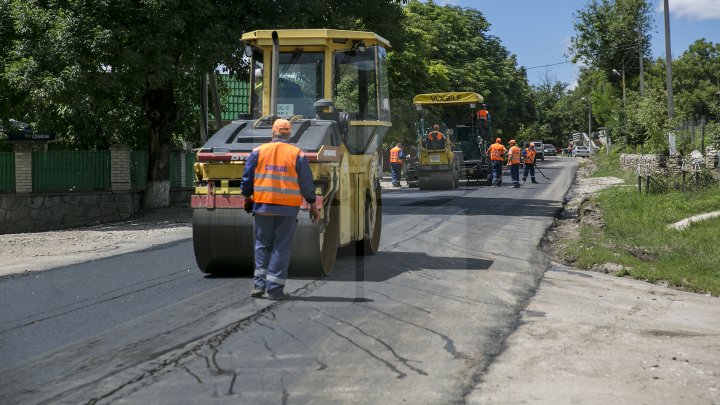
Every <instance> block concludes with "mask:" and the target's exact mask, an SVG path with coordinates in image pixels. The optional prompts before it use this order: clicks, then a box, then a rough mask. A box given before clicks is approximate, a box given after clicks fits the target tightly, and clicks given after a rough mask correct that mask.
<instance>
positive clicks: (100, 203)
mask: <svg viewBox="0 0 720 405" xmlns="http://www.w3.org/2000/svg"><path fill="white" fill-rule="evenodd" d="M141 196H142V195H141V194H140V193H139V192H125V193H114V192H110V191H100V192H92V193H67V194H57V193H53V194H2V195H0V234H5V233H19V232H38V231H49V230H58V229H66V228H74V227H79V226H87V225H95V224H99V223H105V222H114V221H121V220H123V219H127V218H129V217H130V216H131V215H132V214H134V213H135V212H137V211H138V210H139V209H140V201H141Z"/></svg>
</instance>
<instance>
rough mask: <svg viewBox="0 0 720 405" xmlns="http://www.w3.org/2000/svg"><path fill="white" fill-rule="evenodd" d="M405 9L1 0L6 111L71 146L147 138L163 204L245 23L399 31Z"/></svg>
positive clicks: (152, 188)
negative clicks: (210, 78) (213, 76)
mask: <svg viewBox="0 0 720 405" xmlns="http://www.w3.org/2000/svg"><path fill="white" fill-rule="evenodd" d="M398 16H402V9H401V7H400V4H399V2H398V1H394V0H368V1H367V2H365V3H364V4H360V2H356V3H352V4H346V2H343V1H340V0H330V1H320V0H308V1H305V2H302V3H301V2H297V1H290V0H278V1H274V2H267V1H261V0H245V1H231V0H219V1H214V2H207V1H203V0H182V1H181V0H148V1H144V2H136V1H129V0H117V1H112V2H94V1H87V0H69V1H64V2H45V1H24V0H0V22H2V26H1V28H0V30H2V31H1V32H2V34H3V35H2V39H0V51H2V52H0V69H2V70H0V90H3V91H2V93H3V94H2V95H1V96H0V97H1V98H0V108H2V112H0V116H8V115H11V116H15V117H19V116H21V115H22V116H25V117H28V118H30V119H31V121H32V122H33V123H34V124H36V126H43V127H51V128H54V129H57V130H58V132H60V133H61V134H62V136H63V137H64V138H65V139H66V140H68V144H70V145H71V146H77V147H96V148H103V147H107V145H109V144H110V143H114V142H126V143H130V144H131V145H133V146H135V147H143V146H144V147H147V148H148V150H149V152H150V161H149V165H148V166H149V172H148V181H147V186H146V187H147V188H146V192H145V202H144V206H145V207H157V206H165V205H167V204H168V203H169V154H168V152H169V149H170V146H171V144H172V142H173V139H174V137H175V138H178V137H186V136H188V135H189V134H191V133H194V132H196V127H197V124H196V123H197V122H198V116H197V114H198V111H197V108H196V105H197V104H198V101H199V96H198V94H199V92H198V90H199V88H200V86H199V81H200V77H201V76H202V75H203V74H205V73H206V72H208V71H209V70H211V69H213V68H214V67H216V66H218V65H221V64H222V65H225V66H228V67H230V69H231V70H232V71H233V73H238V72H242V71H243V69H244V68H245V66H244V65H243V60H242V58H241V52H240V51H239V49H240V43H239V38H240V35H241V33H242V32H243V31H248V30H252V29H256V28H259V27H262V28H267V27H277V28H293V27H302V28H318V27H328V25H327V24H329V27H330V28H355V29H362V28H371V29H372V28H375V27H384V28H386V29H387V30H388V32H390V33H391V34H392V31H393V30H395V31H397V28H395V27H396V26H397V24H396V22H397V20H395V21H393V18H397V17H398ZM4 90H7V91H4ZM13 106H20V108H18V107H13Z"/></svg>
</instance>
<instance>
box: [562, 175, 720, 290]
mask: <svg viewBox="0 0 720 405" xmlns="http://www.w3.org/2000/svg"><path fill="white" fill-rule="evenodd" d="M598 163H602V162H598ZM599 167H600V168H602V166H599ZM603 170H604V171H603ZM603 170H598V172H601V173H605V174H603V176H607V175H613V174H610V173H613V170H614V169H613V168H612V167H610V168H605V169H603ZM596 174H597V172H596ZM616 177H620V176H616ZM591 202H592V203H593V204H594V205H595V206H597V207H599V209H600V211H601V212H602V217H603V220H604V222H605V226H604V227H603V228H596V227H593V226H588V225H583V226H581V228H580V236H579V237H578V238H576V239H574V240H569V241H564V242H563V244H562V245H561V247H560V250H561V252H562V254H563V256H565V257H566V259H567V260H569V261H570V262H572V263H573V264H574V265H575V266H576V267H579V268H584V269H590V268H592V267H593V266H596V265H602V264H604V263H615V264H619V265H622V266H624V267H625V268H626V269H625V270H622V271H619V272H618V273H621V274H620V275H629V276H631V277H634V278H637V279H643V280H649V281H653V282H655V281H666V282H667V283H668V284H670V285H672V286H676V287H679V288H681V289H685V290H689V291H694V292H702V293H706V292H710V293H711V294H712V295H715V296H720V264H719V263H720V237H719V236H718V229H720V218H715V219H711V220H707V221H702V222H699V223H695V224H693V225H691V226H690V227H689V228H687V229H686V230H683V231H676V230H672V229H668V228H667V226H668V225H669V224H672V223H674V222H676V221H679V220H681V219H684V218H687V217H690V216H693V215H697V214H702V213H706V212H710V211H717V210H720V188H719V187H713V188H709V189H706V190H702V191H700V192H694V193H681V192H669V193H666V194H656V195H646V194H639V193H638V192H637V190H636V189H635V188H632V187H612V188H609V189H607V190H605V191H603V192H601V193H599V194H598V195H596V196H595V197H593V198H592V200H591ZM580 212H582V209H581V210H580Z"/></svg>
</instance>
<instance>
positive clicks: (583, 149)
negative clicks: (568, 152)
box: [572, 146, 590, 157]
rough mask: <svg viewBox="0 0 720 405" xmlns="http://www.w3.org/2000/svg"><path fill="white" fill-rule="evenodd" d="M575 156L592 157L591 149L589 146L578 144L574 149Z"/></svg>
mask: <svg viewBox="0 0 720 405" xmlns="http://www.w3.org/2000/svg"><path fill="white" fill-rule="evenodd" d="M572 155H573V156H574V157H590V149H588V148H587V146H576V147H574V148H573V150H572Z"/></svg>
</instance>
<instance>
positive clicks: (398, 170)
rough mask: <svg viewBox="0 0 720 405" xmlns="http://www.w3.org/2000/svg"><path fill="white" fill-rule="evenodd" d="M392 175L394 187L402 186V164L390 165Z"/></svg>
mask: <svg viewBox="0 0 720 405" xmlns="http://www.w3.org/2000/svg"><path fill="white" fill-rule="evenodd" d="M390 174H391V175H392V185H393V186H399V185H400V175H401V174H402V163H390Z"/></svg>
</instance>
